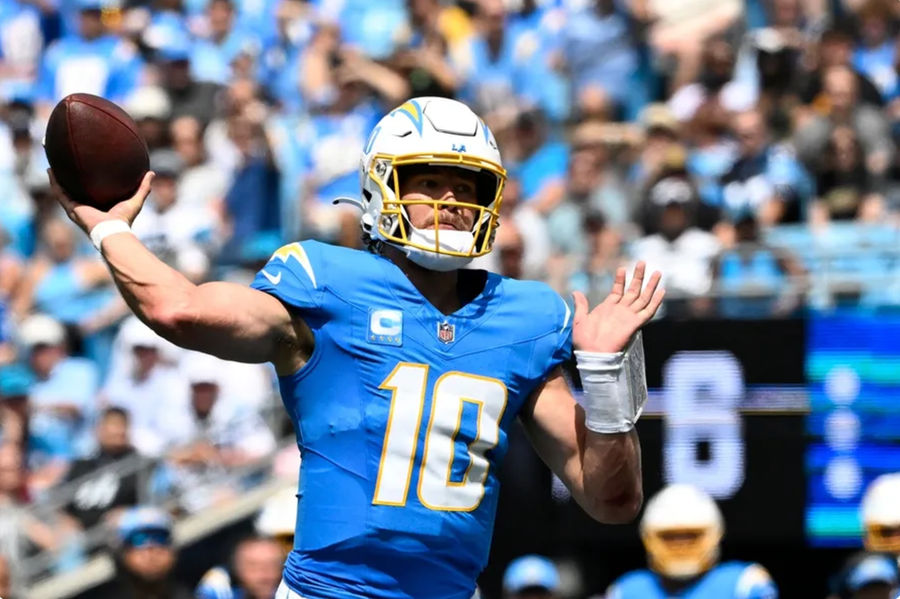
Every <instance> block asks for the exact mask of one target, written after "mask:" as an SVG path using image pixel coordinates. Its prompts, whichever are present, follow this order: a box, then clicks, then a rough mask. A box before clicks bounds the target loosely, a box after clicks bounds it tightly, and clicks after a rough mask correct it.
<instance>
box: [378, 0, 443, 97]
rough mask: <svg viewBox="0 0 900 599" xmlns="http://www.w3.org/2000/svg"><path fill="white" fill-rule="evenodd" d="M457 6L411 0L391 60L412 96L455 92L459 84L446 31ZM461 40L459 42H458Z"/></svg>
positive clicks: (429, 0) (432, 1) (431, 0)
mask: <svg viewBox="0 0 900 599" xmlns="http://www.w3.org/2000/svg"><path fill="white" fill-rule="evenodd" d="M458 10H459V9H458V8H457V9H456V10H454V8H451V7H448V6H442V5H441V3H440V2H439V1H438V0H409V1H408V2H407V12H408V16H409V20H408V24H407V26H406V28H405V29H404V31H403V34H402V37H403V38H404V39H403V40H402V44H398V48H397V50H396V51H395V52H394V53H393V55H392V56H391V57H390V59H389V61H388V65H389V66H391V67H392V68H393V69H394V70H396V71H397V72H398V73H400V74H401V75H403V76H404V77H405V78H406V80H407V82H408V84H409V90H410V91H409V95H411V96H442V97H450V98H452V97H453V96H454V93H455V92H456V89H457V87H458V85H459V81H458V80H457V75H456V72H455V71H454V69H453V65H452V64H451V63H450V59H449V55H448V52H449V44H448V41H447V39H446V37H445V35H444V30H445V29H447V28H448V25H447V22H448V20H450V19H452V18H453V17H452V16H450V15H451V14H453V15H455V14H457V11H458ZM458 43H459V42H458Z"/></svg>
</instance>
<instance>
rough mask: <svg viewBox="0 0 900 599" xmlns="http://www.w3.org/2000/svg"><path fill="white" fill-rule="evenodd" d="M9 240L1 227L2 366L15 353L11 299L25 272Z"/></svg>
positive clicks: (0, 355)
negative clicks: (12, 338) (11, 331)
mask: <svg viewBox="0 0 900 599" xmlns="http://www.w3.org/2000/svg"><path fill="white" fill-rule="evenodd" d="M7 241H8V237H7V236H6V232H5V231H4V230H3V229H2V227H0V366H2V365H3V364H6V363H8V362H10V361H12V359H13V357H14V355H15V349H14V348H13V346H12V344H11V343H10V341H11V335H10V324H11V317H12V314H11V313H10V301H11V299H12V295H13V292H14V291H15V289H16V287H17V286H18V285H19V281H20V280H21V278H22V272H23V265H22V261H21V260H20V259H19V258H18V256H16V255H15V254H14V253H13V252H12V251H10V250H9V248H8V246H7Z"/></svg>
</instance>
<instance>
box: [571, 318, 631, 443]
mask: <svg viewBox="0 0 900 599" xmlns="http://www.w3.org/2000/svg"><path fill="white" fill-rule="evenodd" d="M575 363H576V365H577V366H578V372H579V373H580V374H581V383H582V387H583V389H584V401H583V407H584V411H585V419H584V425H585V427H587V429H588V430H591V431H594V432H595V433H627V432H628V431H630V430H631V429H633V428H634V425H635V423H636V422H637V421H638V418H640V416H641V412H642V411H643V410H644V404H645V403H647V375H646V373H645V371H644V343H643V341H642V339H641V333H640V331H638V333H637V335H635V336H634V339H632V340H631V343H630V344H629V345H628V347H626V348H625V351H622V352H615V353H600V352H586V351H576V352H575Z"/></svg>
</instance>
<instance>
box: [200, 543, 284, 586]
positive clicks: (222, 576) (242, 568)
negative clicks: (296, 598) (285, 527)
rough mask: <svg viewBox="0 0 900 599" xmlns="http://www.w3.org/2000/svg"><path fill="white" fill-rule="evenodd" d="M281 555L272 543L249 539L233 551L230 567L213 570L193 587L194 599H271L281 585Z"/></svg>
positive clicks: (276, 546)
mask: <svg viewBox="0 0 900 599" xmlns="http://www.w3.org/2000/svg"><path fill="white" fill-rule="evenodd" d="M284 558H285V555H284V552H283V551H282V549H281V546H280V545H279V544H278V543H277V542H276V541H275V540H274V539H271V538H269V537H265V536H257V535H254V536H250V537H246V538H244V539H242V540H240V541H239V542H238V543H237V545H236V546H235V548H234V553H233V556H232V558H231V568H230V569H226V568H224V567H221V566H220V567H217V568H213V569H212V570H210V571H209V572H207V573H206V574H205V575H204V576H203V578H202V579H201V580H200V583H199V584H198V585H197V589H196V591H195V596H196V597H197V599H272V598H273V597H274V596H275V591H276V590H277V589H278V585H279V584H280V583H281V568H282V565H283V564H284Z"/></svg>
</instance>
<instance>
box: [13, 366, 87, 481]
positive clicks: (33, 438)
mask: <svg viewBox="0 0 900 599" xmlns="http://www.w3.org/2000/svg"><path fill="white" fill-rule="evenodd" d="M33 384H34V376H33V375H32V374H31V372H30V371H29V370H28V369H27V368H25V367H23V366H21V365H18V364H13V365H9V366H4V367H3V368H0V442H2V443H10V444H13V445H15V446H16V447H18V448H19V449H20V450H21V451H22V452H23V453H24V455H25V463H26V465H27V470H28V478H27V484H28V487H29V489H30V490H31V491H32V492H35V493H39V492H43V491H44V490H45V489H47V488H49V487H51V486H52V485H53V484H54V483H55V482H56V481H57V480H59V478H60V476H62V475H63V473H64V472H65V469H66V466H67V464H68V461H69V460H70V459H71V457H72V455H71V449H70V447H69V446H68V445H67V444H65V443H64V442H61V441H60V439H59V436H58V435H54V433H55V432H56V431H53V430H50V431H47V430H42V429H46V427H43V426H41V424H43V423H42V422H41V421H40V416H39V417H38V423H37V426H35V425H34V424H33V423H32V411H33V410H32V404H31V401H30V399H29V393H30V391H31V387H32V385H33Z"/></svg>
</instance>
